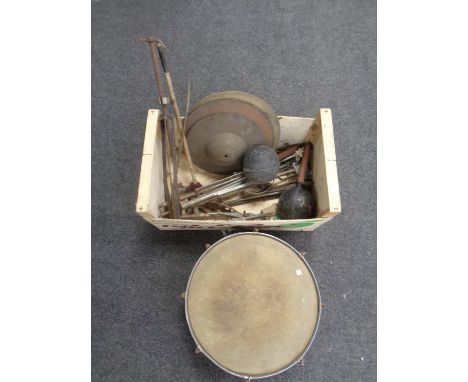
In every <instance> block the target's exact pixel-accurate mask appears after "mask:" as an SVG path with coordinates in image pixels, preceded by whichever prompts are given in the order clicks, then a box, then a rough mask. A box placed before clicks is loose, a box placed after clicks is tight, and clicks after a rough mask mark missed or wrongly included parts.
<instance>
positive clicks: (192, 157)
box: [140, 37, 315, 221]
mask: <svg viewBox="0 0 468 382" xmlns="http://www.w3.org/2000/svg"><path fill="white" fill-rule="evenodd" d="M140 42H146V43H148V44H149V47H150V51H151V57H152V61H153V69H154V74H155V77H156V84H157V89H158V93H159V102H160V104H161V108H162V121H161V138H162V151H163V155H162V167H163V183H164V185H163V186H164V196H165V202H163V203H161V204H160V206H159V209H160V214H161V216H162V217H167V218H172V219H190V220H234V221H235V220H266V219H274V218H279V219H306V218H311V217H313V215H314V210H315V202H314V198H313V196H312V194H311V192H310V190H311V175H310V171H309V162H310V160H309V159H310V151H311V144H309V143H306V144H301V145H293V146H290V147H287V148H283V149H282V150H281V151H279V152H277V147H278V144H279V137H280V128H279V122H278V118H277V117H276V114H275V113H274V111H273V109H272V108H271V107H270V106H269V105H268V104H267V103H266V102H265V101H263V100H261V99H260V98H258V97H255V96H253V95H251V94H247V93H243V92H237V91H228V92H222V93H215V94H212V95H210V96H208V97H205V98H203V99H202V100H201V101H199V102H198V103H197V104H195V105H194V106H193V107H192V108H191V109H190V111H189V103H190V84H189V90H188V95H187V110H186V117H185V119H184V121H183V122H182V117H181V115H180V111H179V107H178V103H177V100H176V97H175V92H174V88H173V85H172V78H171V74H170V71H169V66H168V59H167V51H166V47H165V46H164V44H163V43H162V41H161V40H159V39H156V38H153V37H147V38H141V39H140ZM161 68H162V71H163V73H164V79H165V84H166V87H167V90H168V93H169V94H168V96H167V95H166V92H165V86H164V83H163V78H162V75H161ZM169 105H170V106H172V113H171V112H170V110H169ZM174 125H176V126H177V129H178V135H179V136H180V143H179V145H177V138H176V131H175V127H174ZM182 154H183V155H185V159H186V162H187V165H188V170H189V172H190V176H191V182H190V184H188V185H186V186H184V185H182V184H181V183H180V182H179V176H178V171H179V168H180V160H181V156H182ZM194 163H195V165H196V166H198V167H199V168H202V169H203V170H205V171H208V172H210V173H214V174H221V175H227V176H226V177H224V178H222V179H220V180H217V181H214V182H212V183H210V184H208V185H204V186H202V185H201V184H200V182H199V181H198V180H197V177H196V168H195V165H194ZM271 198H276V199H278V205H277V206H276V204H272V206H271V207H270V208H265V209H263V210H262V211H260V212H248V211H245V210H244V211H242V212H241V211H238V210H236V209H235V207H236V206H240V205H245V204H248V203H251V202H255V201H259V200H266V199H271Z"/></svg>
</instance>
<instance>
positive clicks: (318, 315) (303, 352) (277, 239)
mask: <svg viewBox="0 0 468 382" xmlns="http://www.w3.org/2000/svg"><path fill="white" fill-rule="evenodd" d="M241 235H256V236H264V237H268V238H270V239H273V240H276V241H278V242H280V243H282V244H284V245H285V246H286V247H288V248H289V249H291V250H292V251H293V252H294V253H295V254H296V255H297V257H298V258H299V259H300V260H302V262H303V263H304V265H305V266H306V267H307V269H308V270H309V272H310V274H311V276H312V280H313V282H314V285H315V289H316V291H317V298H318V301H317V304H318V313H317V322H316V323H315V328H314V331H313V333H312V336H311V338H310V341H309V342H308V344H307V346H306V347H305V348H304V350H303V351H302V352H301V354H300V355H299V356H298V357H297V358H296V359H294V360H293V361H291V362H290V363H289V364H288V365H287V366H285V367H284V368H282V369H279V370H277V371H274V372H273V373H269V374H261V375H255V376H252V375H247V374H241V373H238V372H235V371H234V370H231V369H228V368H227V367H225V366H223V365H221V364H220V363H219V362H218V361H217V360H215V359H214V358H213V356H211V354H209V353H208V352H207V351H206V350H205V349H203V347H202V346H201V345H200V342H199V340H198V339H197V337H196V336H195V333H194V331H193V328H192V324H191V322H190V318H189V314H188V299H189V293H188V292H189V287H190V283H191V281H192V277H193V274H194V273H195V270H196V269H197V267H198V264H199V263H200V262H201V261H202V260H203V258H204V257H205V256H206V255H207V254H208V253H209V252H210V251H211V250H212V249H213V248H214V247H215V246H217V245H218V244H220V243H222V242H223V241H225V240H227V239H230V238H233V237H234V236H241ZM321 313H322V299H321V296H320V289H319V286H318V282H317V279H316V278H315V275H314V272H313V271H312V268H311V267H310V265H309V264H308V263H307V261H306V259H305V258H304V257H303V256H302V254H301V253H300V252H299V251H298V250H297V249H296V248H294V247H293V246H292V245H291V244H289V243H287V242H286V241H284V240H282V239H280V238H278V237H276V236H273V235H269V234H267V233H263V232H237V233H234V234H231V235H227V236H225V237H223V238H221V239H220V240H218V241H217V242H216V243H214V244H212V245H210V246H209V247H208V248H207V249H206V250H205V251H204V252H203V254H202V255H201V256H200V258H199V259H198V260H197V262H196V263H195V265H194V267H193V269H192V272H190V277H189V279H188V282H187V287H186V289H185V320H186V321H187V325H188V327H189V330H190V334H191V336H192V338H193V340H194V342H195V344H196V345H197V348H198V350H199V351H200V352H201V353H203V354H204V355H205V357H207V358H208V359H209V360H210V361H211V362H213V363H214V364H215V365H216V366H218V367H219V368H220V369H222V370H224V371H226V372H227V373H229V374H232V375H235V376H236V377H241V378H250V379H260V378H268V377H272V376H275V375H278V374H280V373H282V372H284V371H286V370H288V369H290V368H291V367H293V366H294V365H296V364H297V363H298V362H299V361H300V360H301V359H302V358H303V357H304V356H305V355H306V354H307V352H308V351H309V349H310V347H311V346H312V343H313V342H314V340H315V336H316V334H317V331H318V327H319V324H320V316H321Z"/></svg>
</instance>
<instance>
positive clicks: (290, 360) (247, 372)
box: [185, 232, 320, 378]
mask: <svg viewBox="0 0 468 382" xmlns="http://www.w3.org/2000/svg"><path fill="white" fill-rule="evenodd" d="M185 312H186V317H187V322H188V325H189V328H190V331H191V333H192V336H193V338H194V340H195V342H196V344H197V346H198V348H199V349H200V351H201V352H203V353H204V354H205V355H206V356H207V357H208V358H209V359H211V360H212V361H213V362H214V363H215V364H216V365H218V366H219V367H221V368H222V369H224V370H225V371H227V372H229V373H231V374H234V375H237V376H240V377H252V378H261V377H266V376H271V375H274V374H277V373H280V372H282V371H284V370H286V369H287V368H289V367H291V366H292V365H294V364H295V363H297V362H298V361H299V360H300V359H301V358H302V357H303V356H304V354H305V353H306V352H307V350H308V348H309V346H310V344H311V343H312V340H313V338H314V335H315V332H316V330H317V326H318V322H319V316H320V294H319V290H318V287H317V283H316V281H315V278H314V275H313V273H312V270H311V269H310V268H309V266H308V265H307V263H306V262H305V260H304V259H303V257H302V256H301V255H300V253H299V252H298V251H296V250H295V249H294V248H292V247H291V246H290V245H288V244H287V243H285V242H284V241H282V240H280V239H277V238H275V237H273V236H270V235H266V234H262V233H250V232H249V233H238V234H234V235H231V236H228V237H225V238H223V239H222V240H220V241H218V242H217V243H215V244H214V245H212V246H211V247H209V248H208V249H207V251H206V252H205V253H204V254H203V255H202V256H201V258H200V259H199V260H198V262H197V264H196V265H195V267H194V269H193V271H192V274H191V276H190V279H189V282H188V286H187V292H186V300H185Z"/></svg>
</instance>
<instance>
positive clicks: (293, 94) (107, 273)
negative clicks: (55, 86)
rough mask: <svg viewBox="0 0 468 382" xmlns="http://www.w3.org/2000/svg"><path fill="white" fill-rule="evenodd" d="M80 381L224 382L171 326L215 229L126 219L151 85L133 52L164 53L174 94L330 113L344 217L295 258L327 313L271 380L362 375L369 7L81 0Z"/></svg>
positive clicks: (370, 338)
mask: <svg viewBox="0 0 468 382" xmlns="http://www.w3.org/2000/svg"><path fill="white" fill-rule="evenodd" d="M92 28H93V29H92V378H93V381H95V382H101V381H237V380H238V379H237V378H236V377H233V376H230V375H228V374H226V373H224V372H223V371H222V370H220V369H218V368H217V367H216V366H214V365H213V364H212V363H211V362H210V361H208V360H207V359H206V358H205V357H204V356H203V355H195V354H194V352H193V350H194V343H193V341H192V339H191V337H190V333H189V331H188V328H187V325H186V323H185V319H184V305H183V300H182V299H181V298H180V297H179V295H180V293H181V292H182V291H183V290H184V289H185V286H186V282H187V280H188V277H189V274H190V272H191V270H192V267H193V265H194V264H195V262H196V260H197V258H198V257H199V256H200V254H201V253H202V252H203V250H204V246H205V243H213V242H215V241H216V240H217V239H219V238H221V234H220V233H219V232H209V231H189V232H183V231H181V232H160V231H158V230H157V229H156V228H155V227H153V226H151V225H149V224H148V223H146V222H145V221H144V220H142V219H141V218H140V217H139V216H137V215H136V214H135V212H134V208H135V201H136V195H137V185H138V178H139V173H140V159H141V152H142V144H143V138H144V129H145V120H146V113H147V109H148V108H153V107H155V102H154V99H155V86H154V79H153V77H152V71H151V70H152V69H151V63H150V57H149V51H148V48H147V46H144V45H141V44H138V43H136V42H135V40H136V39H137V38H138V37H140V36H144V35H154V36H157V37H159V38H161V39H162V40H163V41H164V42H165V43H166V45H167V46H168V48H169V54H170V57H169V58H170V62H171V64H172V72H173V78H174V81H175V90H176V94H177V95H178V97H179V99H180V103H181V106H182V108H183V109H185V106H184V99H185V93H186V87H187V82H188V81H189V80H190V81H191V83H192V88H193V91H192V100H193V101H196V100H198V99H200V98H202V97H203V96H206V95H208V94H210V93H212V92H216V91H223V90H241V91H246V92H249V93H253V94H255V95H257V96H259V97H261V98H263V99H265V100H266V101H267V102H268V103H270V104H271V105H272V106H273V108H274V110H275V111H276V112H277V113H278V114H281V115H291V116H313V115H314V114H315V113H316V112H317V111H318V109H319V108H320V107H330V108H331V109H332V112H333V118H334V128H335V142H336V155H337V164H338V175H339V180H340V189H341V198H342V206H343V212H342V214H341V215H339V216H338V217H336V218H335V219H333V220H332V221H331V222H329V223H327V224H325V225H323V226H322V227H320V228H318V229H317V230H316V231H314V232H313V233H301V232H299V233H280V232H277V233H275V235H276V236H278V237H280V238H282V239H284V240H286V241H287V242H289V243H290V244H291V245H293V246H294V247H296V248H297V249H299V250H302V251H307V255H306V258H307V260H308V262H309V264H310V265H311V267H312V269H313V270H314V273H315V275H316V277H317V279H318V283H319V286H320V289H321V293H322V298H323V302H324V304H325V309H324V310H323V314H322V317H321V324H320V327H319V330H318V333H317V337H316V340H315V342H314V344H313V346H312V348H311V349H310V351H309V352H308V353H307V355H306V357H305V365H304V366H295V367H293V368H292V369H290V370H288V371H287V372H285V373H284V374H281V375H279V376H276V377H273V378H271V379H270V380H271V381H374V380H376V4H375V2H374V1H373V0H370V1H365V0H362V1H358V0H354V1H350V0H343V1H335V0H326V1H267V0H257V1H247V0H241V1H204V0H203V1H202V0H199V1H150V0H147V1H121V0H112V1H110V0H99V1H93V3H92Z"/></svg>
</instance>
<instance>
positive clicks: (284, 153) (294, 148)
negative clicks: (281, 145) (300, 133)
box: [278, 145, 302, 160]
mask: <svg viewBox="0 0 468 382" xmlns="http://www.w3.org/2000/svg"><path fill="white" fill-rule="evenodd" d="M301 146H302V145H292V146H290V147H288V148H287V149H286V150H284V151H281V152H280V153H278V160H283V159H284V158H286V157H288V156H290V155H292V154H294V153H295V152H296V151H297V150H298V149H299V148H300V147H301Z"/></svg>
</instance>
